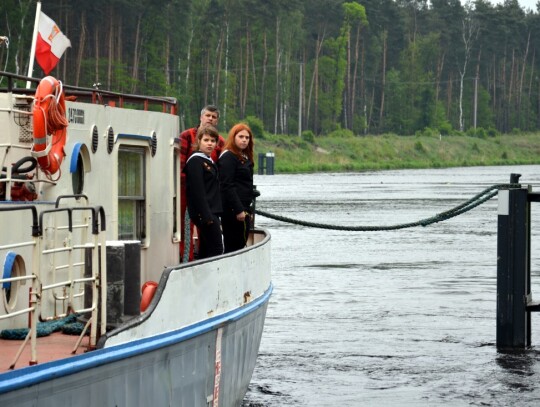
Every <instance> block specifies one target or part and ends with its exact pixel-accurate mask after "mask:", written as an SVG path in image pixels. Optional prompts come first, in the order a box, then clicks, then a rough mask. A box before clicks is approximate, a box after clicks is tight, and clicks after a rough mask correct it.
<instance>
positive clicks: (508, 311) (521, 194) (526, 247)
mask: <svg viewBox="0 0 540 407" xmlns="http://www.w3.org/2000/svg"><path fill="white" fill-rule="evenodd" d="M519 177H520V175H519V174H512V175H511V177H510V182H511V183H518V182H519ZM528 195H529V188H528V187H527V188H513V189H508V190H500V191H499V209H498V228H497V348H525V347H526V346H530V344H531V329H530V327H531V318H530V312H529V310H528V309H527V302H528V298H529V296H530V222H529V220H530V203H529V199H528Z"/></svg>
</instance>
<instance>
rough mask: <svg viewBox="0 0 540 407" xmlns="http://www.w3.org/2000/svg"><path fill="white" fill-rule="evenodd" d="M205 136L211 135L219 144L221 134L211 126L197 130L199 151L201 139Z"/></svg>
mask: <svg viewBox="0 0 540 407" xmlns="http://www.w3.org/2000/svg"><path fill="white" fill-rule="evenodd" d="M205 134H207V135H209V136H210V137H212V138H213V139H214V140H216V143H217V142H218V140H219V133H218V131H217V129H216V128H215V127H214V126H210V125H208V126H200V127H199V128H198V129H197V149H199V146H200V142H201V139H202V138H203V136H204V135H205Z"/></svg>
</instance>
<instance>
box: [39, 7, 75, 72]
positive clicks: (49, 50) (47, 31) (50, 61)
mask: <svg viewBox="0 0 540 407" xmlns="http://www.w3.org/2000/svg"><path fill="white" fill-rule="evenodd" d="M67 47H71V42H70V41H69V39H68V38H67V37H66V36H65V35H64V34H63V33H62V31H60V28H58V26H57V25H56V23H55V22H54V21H53V20H51V19H50V18H49V17H47V16H46V15H45V14H43V13H42V12H40V15H39V24H38V36H37V40H36V60H37V63H38V64H39V66H40V67H41V69H43V72H45V75H48V74H49V72H51V71H52V70H53V69H54V67H55V66H56V64H57V63H58V61H59V60H60V57H61V56H62V54H63V53H64V51H65V50H66V48H67Z"/></svg>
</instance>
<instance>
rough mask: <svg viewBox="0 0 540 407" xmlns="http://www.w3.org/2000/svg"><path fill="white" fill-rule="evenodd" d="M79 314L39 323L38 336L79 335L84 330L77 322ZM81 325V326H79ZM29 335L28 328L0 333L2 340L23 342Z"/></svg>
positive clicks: (5, 330) (6, 330)
mask: <svg viewBox="0 0 540 407" xmlns="http://www.w3.org/2000/svg"><path fill="white" fill-rule="evenodd" d="M78 317H79V314H71V315H68V316H67V317H64V318H60V319H55V320H53V321H46V322H38V323H37V336H38V338H39V337H41V336H48V335H50V334H51V333H53V332H58V331H63V332H64V331H65V330H67V332H65V333H68V334H70V335H79V334H80V333H81V332H82V328H84V325H83V324H80V323H79V322H77V318H78ZM79 324H80V325H79ZM77 327H79V328H80V330H79V331H78V332H75V329H76V328H77ZM26 335H28V328H17V329H4V330H2V331H0V338H2V339H13V340H21V339H24V338H26Z"/></svg>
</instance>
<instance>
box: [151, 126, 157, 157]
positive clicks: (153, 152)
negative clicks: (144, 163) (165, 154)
mask: <svg viewBox="0 0 540 407" xmlns="http://www.w3.org/2000/svg"><path fill="white" fill-rule="evenodd" d="M156 150H157V136H156V132H155V131H154V132H152V157H153V156H155V155H156Z"/></svg>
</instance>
